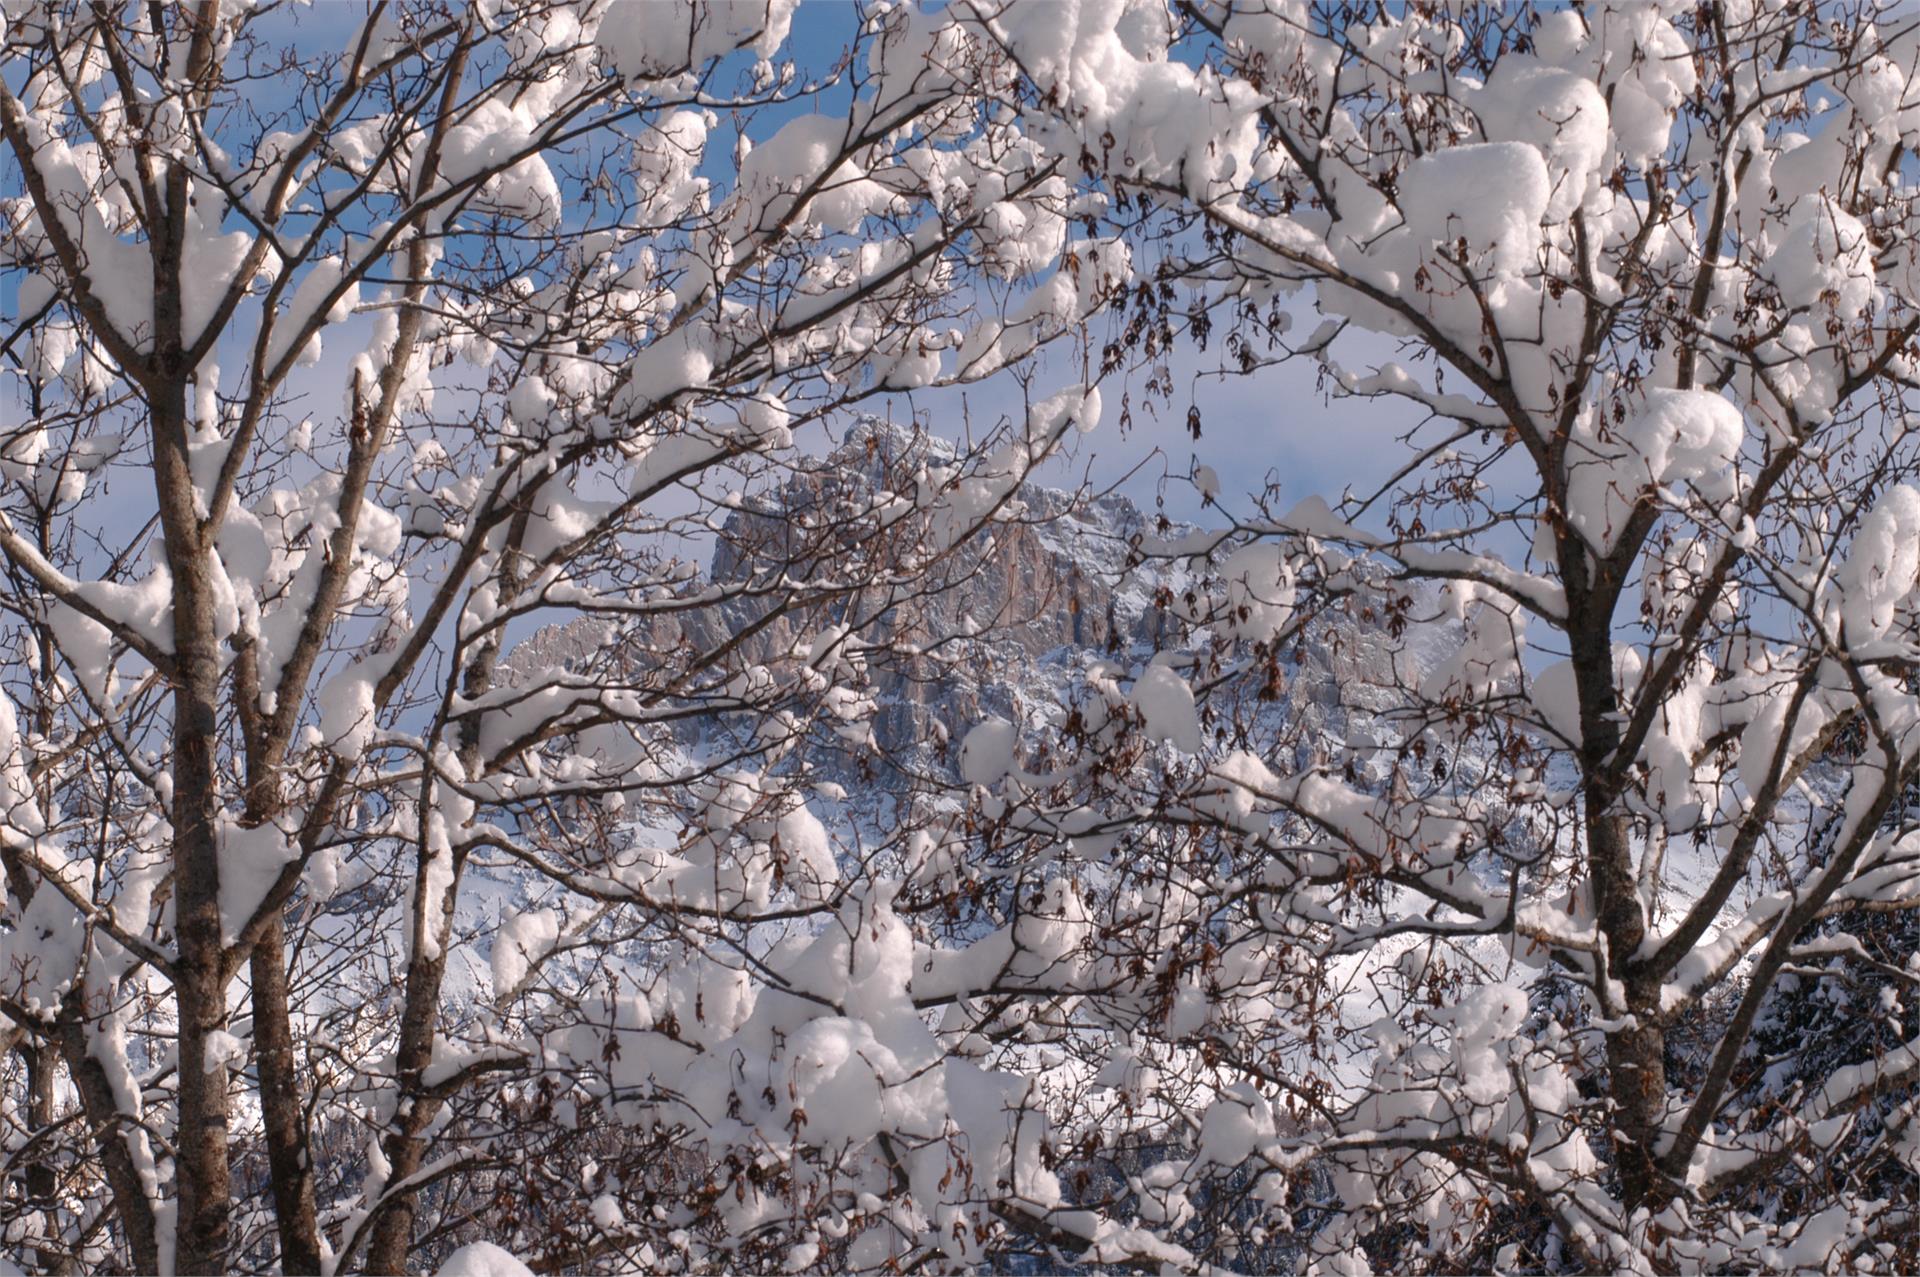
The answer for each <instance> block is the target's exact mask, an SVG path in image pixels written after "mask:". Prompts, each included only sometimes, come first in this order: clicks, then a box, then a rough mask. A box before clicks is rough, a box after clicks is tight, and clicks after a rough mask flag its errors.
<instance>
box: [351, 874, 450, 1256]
mask: <svg viewBox="0 0 1920 1277" xmlns="http://www.w3.org/2000/svg"><path fill="white" fill-rule="evenodd" d="M448 854H450V853H448ZM429 866H430V862H429V861H428V859H427V856H426V853H425V849H424V848H422V852H421V856H420V862H419V868H418V869H417V870H416V872H415V878H414V908H415V913H414V940H413V952H412V954H411V955H409V959H410V960H409V961H408V963H407V1002H406V1011H405V1013H404V1014H403V1017H402V1019H401V1021H400V1047H399V1050H398V1051H397V1052H396V1053H395V1061H396V1063H397V1065H398V1068H397V1070H396V1071H397V1073H398V1075H399V1091H400V1097H399V1102H398V1103H397V1104H396V1105H395V1107H394V1117H393V1120H394V1129H393V1130H391V1131H390V1132H388V1134H387V1137H386V1139H385V1141H383V1143H382V1150H383V1151H384V1152H385V1154H386V1158H387V1163H388V1166H389V1167H390V1169H389V1171H388V1173H387V1180H386V1187H387V1188H391V1187H392V1186H393V1185H394V1184H397V1183H399V1182H400V1181H402V1180H404V1179H406V1178H407V1177H408V1176H410V1175H413V1174H414V1173H416V1172H417V1171H418V1170H419V1169H420V1165H421V1162H422V1160H423V1159H424V1157H425V1155H426V1149H427V1141H426V1140H424V1139H422V1138H421V1132H423V1131H425V1130H426V1129H427V1127H428V1125H429V1124H431V1123H432V1121H433V1119H434V1117H435V1116H436V1115H437V1114H438V1113H439V1111H440V1103H441V1101H440V1100H438V1099H437V1098H433V1097H430V1096H428V1095H427V1094H426V1082H425V1075H426V1070H427V1066H428V1065H429V1064H431V1063H432V1062H433V1036H434V1030H435V1028H436V1026H437V1025H438V1024H439V1017H440V985H441V981H442V979H443V978H444V977H445V975H446V970H447V943H448V941H449V940H450V939H451V938H452V930H453V928H452V921H453V903H454V900H455V897H456V893H457V889H458V886H459V870H458V867H457V866H456V868H455V872H454V880H453V882H451V883H449V884H448V886H447V889H446V892H445V893H444V895H442V897H441V910H440V915H441V916H440V917H438V918H430V917H428V916H427V911H426V907H425V901H426V898H427V875H428V870H429ZM429 934H431V935H433V936H434V937H435V939H436V940H437V942H438V944H437V952H438V956H437V957H428V956H427V954H426V950H425V947H424V946H425V943H426V942H425V937H426V936H427V935H429ZM413 1215H414V1194H413V1193H412V1192H411V1191H407V1192H402V1193H398V1194H395V1195H394V1196H393V1198H392V1199H390V1200H389V1201H388V1203H387V1205H386V1206H385V1207H384V1208H383V1209H382V1210H381V1212H380V1215H379V1218H378V1220H377V1221H376V1222H375V1224H374V1228H373V1239H372V1241H370V1242H369V1243H368V1244H367V1271H368V1272H369V1273H381V1274H391V1275H393V1277H398V1274H402V1273H405V1272H406V1271H407V1252H408V1251H409V1250H411V1249H412V1246H413Z"/></svg>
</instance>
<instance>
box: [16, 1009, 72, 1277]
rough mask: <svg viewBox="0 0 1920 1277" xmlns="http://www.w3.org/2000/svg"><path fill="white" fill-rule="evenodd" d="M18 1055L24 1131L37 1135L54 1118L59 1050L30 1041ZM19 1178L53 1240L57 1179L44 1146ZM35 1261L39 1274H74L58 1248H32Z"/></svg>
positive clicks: (46, 1042)
mask: <svg viewBox="0 0 1920 1277" xmlns="http://www.w3.org/2000/svg"><path fill="white" fill-rule="evenodd" d="M20 1054H21V1056H22V1058H23V1059H25V1061H26V1065H27V1129H28V1131H29V1133H30V1134H37V1133H38V1132H40V1131H44V1130H46V1129H47V1128H48V1127H50V1126H52V1125H53V1120H54V1118H55V1117H56V1116H57V1115H58V1111H59V1107H58V1105H57V1104H56V1103H55V1092H54V1087H55V1083H56V1082H57V1081H58V1075H59V1067H60V1048H59V1046H58V1044H56V1043H54V1042H51V1041H49V1040H47V1039H45V1038H37V1037H30V1038H28V1039H27V1040H26V1041H24V1042H22V1043H21V1044H20ZM23 1178H24V1179H25V1181H26V1189H27V1200H28V1202H29V1203H30V1207H31V1208H32V1209H35V1210H38V1211H39V1212H40V1215H41V1218H42V1220H44V1221H45V1226H46V1229H47V1233H48V1236H49V1237H55V1236H57V1235H58V1234H57V1232H56V1230H57V1229H58V1227H59V1222H60V1214H59V1211H58V1210H57V1209H56V1207H55V1204H54V1200H53V1199H54V1193H55V1191H56V1190H57V1189H58V1188H59V1177H58V1176H57V1175H56V1174H55V1172H54V1169H53V1167H52V1166H51V1165H50V1164H49V1163H48V1162H47V1157H46V1148H45V1146H44V1145H43V1146H40V1147H38V1148H36V1149H35V1150H34V1152H33V1153H32V1155H31V1156H29V1157H28V1159H27V1167H26V1173H25V1175H24V1176H23ZM35 1257H36V1258H37V1259H38V1261H39V1264H40V1271H41V1272H43V1273H70V1272H73V1271H75V1269H74V1264H73V1258H72V1256H71V1255H69V1254H68V1253H67V1252H66V1251H65V1250H64V1249H63V1248H62V1247H59V1246H56V1245H48V1246H40V1247H36V1248H35Z"/></svg>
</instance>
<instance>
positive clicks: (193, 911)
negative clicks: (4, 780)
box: [151, 378, 231, 1273]
mask: <svg viewBox="0 0 1920 1277" xmlns="http://www.w3.org/2000/svg"><path fill="white" fill-rule="evenodd" d="M186 393H187V387H186V384H185V379H184V378H182V379H180V380H179V381H176V382H175V383H174V384H173V385H171V386H169V387H167V388H166V390H165V392H164V393H160V394H156V395H154V397H153V399H152V400H151V403H152V412H153V444H154V448H153V451H154V481H155V482H154V486H155V489H156V491H157V493H158V496H159V504H160V518H161V525H162V528H163V531H164V533H165V546H166V556H167V567H168V569H169V570H170V571H171V573H172V575H173V657H174V663H175V671H174V678H175V682H174V692H173V718H174V721H173V812H172V815H173V873H174V911H175V913H174V917H175V923H174V932H175V936H176V939H177V942H178V945H179V955H180V956H179V960H178V963H177V965H176V973H175V985H174V989H175V995H176V997H177V998H178V1000H179V1014H180V1028H179V1031H180V1039H179V1088H180V1091H179V1094H180V1128H179V1131H178V1132H177V1134H176V1137H175V1144H176V1147H175V1154H176V1156H175V1167H176V1170H175V1174H176V1175H177V1177H178V1192H179V1211H180V1214H179V1221H178V1225H177V1227H178V1232H177V1241H176V1244H177V1247H178V1250H177V1257H176V1258H177V1264H178V1269H179V1271H181V1272H185V1273H219V1272H225V1271H226V1269H227V1257H228V1256H227V1249H228V1241H229V1238H228V1218H227V1217H228V1209H229V1206H228V1197H229V1192H230V1187H231V1183H230V1177H231V1170H230V1167H229V1165H228V1160H227V1158H228V1129H227V1123H228V1094H227V1090H228V1088H227V1066H226V1064H225V1063H224V1061H222V1060H220V1059H218V1058H217V1057H216V1058H213V1059H211V1061H210V1058H209V1052H208V1047H209V1045H210V1043H211V1041H212V1040H213V1035H214V1034H216V1033H222V1032H224V1031H225V1030H226V1027H227V995H226V987H227V976H228V971H227V969H226V954H225V951H224V944H223V939H222V936H221V926H220V847H219V827H218V813H219V808H220V801H219V794H220V785H219V781H220V776H219V770H218V767H219V756H218V749H219V728H220V724H219V711H218V700H217V697H218V694H219V682H220V659H219V649H218V640H217V639H216V638H215V632H214V621H213V618H214V593H213V581H212V574H211V572H210V571H209V569H208V564H207V549H206V546H205V545H204V538H203V537H202V536H201V533H200V528H199V516H198V512H197V511H196V509H195V503H194V487H193V478H192V471H191V469H190V468H189V466H188V453H187V413H186V402H187V400H186Z"/></svg>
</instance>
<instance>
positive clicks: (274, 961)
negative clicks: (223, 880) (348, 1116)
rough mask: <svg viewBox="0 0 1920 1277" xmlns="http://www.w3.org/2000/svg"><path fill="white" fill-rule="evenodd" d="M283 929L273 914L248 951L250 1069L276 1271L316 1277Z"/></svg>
mask: <svg viewBox="0 0 1920 1277" xmlns="http://www.w3.org/2000/svg"><path fill="white" fill-rule="evenodd" d="M286 948H287V928H286V921H285V919H284V918H282V917H281V916H280V915H279V914H278V913H276V914H275V916H274V917H273V918H272V919H271V920H270V921H269V922H268V923H267V929H266V931H265V932H263V933H262V934H261V936H260V939H259V942H258V943H256V944H255V945H254V947H253V952H252V954H251V955H249V958H248V961H249V962H250V964H251V969H252V976H253V1042H254V1067H255V1069H256V1070H257V1071H258V1073H259V1078H260V1113H261V1118H262V1123H263V1125H264V1127H265V1130H266V1140H267V1167H268V1169H269V1171H270V1173H271V1174H272V1177H273V1213H274V1217H275V1219H276V1220H277V1221H278V1223H279V1228H280V1271H281V1272H283V1273H286V1274H288V1277H293V1275H294V1274H318V1273H319V1271H320V1229H319V1224H318V1222H317V1220H316V1217H315V1215H316V1212H315V1208H314V1197H313V1158H312V1154H311V1152H310V1151H309V1148H308V1144H307V1120H306V1113H305V1112H304V1111H302V1109H301V1100H300V1084H299V1069H298V1065H297V1063H296V1060H295V1056H294V1049H293V1026H292V1021H291V1017H289V1015H288V1013H287V960H286Z"/></svg>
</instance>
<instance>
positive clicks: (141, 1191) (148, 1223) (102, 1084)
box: [60, 993, 185, 1273]
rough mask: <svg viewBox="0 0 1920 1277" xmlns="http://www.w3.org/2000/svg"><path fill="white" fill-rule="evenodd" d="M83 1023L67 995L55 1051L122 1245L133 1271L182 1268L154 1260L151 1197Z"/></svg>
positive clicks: (74, 999) (156, 1244) (156, 1238)
mask: <svg viewBox="0 0 1920 1277" xmlns="http://www.w3.org/2000/svg"><path fill="white" fill-rule="evenodd" d="M87 1035H88V1029H87V1026H86V1022H85V1017H84V1015H83V1014H82V1009H81V1007H80V1006H79V995H78V994H77V993H70V994H68V995H67V1000H66V1004H65V1006H64V1007H63V1008H62V1012H61V1016H60V1053H61V1054H62V1055H63V1056H64V1057H65V1058H66V1062H67V1073H68V1075H69V1076H70V1077H72V1078H73V1086H74V1089H75V1090H76V1091H78V1092H79V1093H80V1105H81V1107H82V1109H83V1110H85V1112H86V1115H87V1123H88V1125H90V1126H92V1127H93V1128H94V1138H95V1139H96V1140H98V1141H99V1146H100V1161H101V1163H102V1164H103V1166H104V1167H105V1170H106V1177H107V1187H108V1188H109V1189H110V1190H111V1191H112V1193H113V1206H114V1210H115V1211H116V1212H118V1214H119V1216H120V1227H121V1229H122V1230H123V1231H124V1232H125V1233H126V1237H127V1250H128V1252H129V1253H130V1254H131V1255H132V1256H133V1270H134V1271H135V1272H138V1273H158V1272H166V1271H185V1270H182V1269H178V1268H176V1267H175V1266H174V1265H163V1264H162V1263H161V1262H160V1230H159V1228H158V1225H157V1221H156V1220H155V1219H154V1214H153V1199H152V1198H150V1197H148V1196H147V1190H146V1186H145V1184H144V1183H143V1182H142V1180H141V1176H140V1168H139V1167H138V1166H136V1165H135V1164H134V1160H133V1154H132V1153H131V1152H130V1151H129V1150H128V1148H127V1135H128V1128H127V1124H126V1120H125V1117H124V1116H123V1115H122V1114H121V1112H120V1106H119V1101H118V1099H117V1098H116V1096H115V1095H114V1090H113V1083H112V1081H110V1080H109V1079H108V1077H107V1071H106V1069H105V1068H103V1067H101V1064H100V1061H99V1060H97V1059H95V1058H94V1056H93V1053H92V1052H91V1051H90V1050H89V1049H88V1048H89V1043H88V1040H87Z"/></svg>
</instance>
